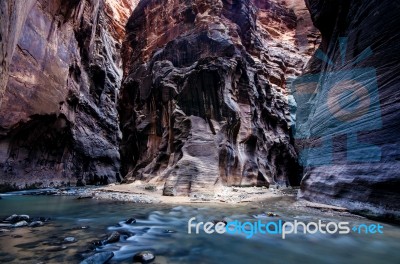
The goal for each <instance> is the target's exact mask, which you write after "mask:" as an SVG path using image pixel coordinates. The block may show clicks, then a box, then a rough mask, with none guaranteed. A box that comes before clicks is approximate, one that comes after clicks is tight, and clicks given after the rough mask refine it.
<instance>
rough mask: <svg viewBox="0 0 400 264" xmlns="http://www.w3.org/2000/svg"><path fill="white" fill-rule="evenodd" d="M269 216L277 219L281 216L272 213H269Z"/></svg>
mask: <svg viewBox="0 0 400 264" xmlns="http://www.w3.org/2000/svg"><path fill="white" fill-rule="evenodd" d="M267 216H269V217H277V216H279V215H278V214H275V213H272V212H268V213H267Z"/></svg>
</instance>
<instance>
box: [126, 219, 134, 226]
mask: <svg viewBox="0 0 400 264" xmlns="http://www.w3.org/2000/svg"><path fill="white" fill-rule="evenodd" d="M134 223H136V219H135V218H129V219H127V220H126V221H125V224H128V225H130V224H134Z"/></svg>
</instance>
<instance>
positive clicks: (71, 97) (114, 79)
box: [0, 0, 137, 187]
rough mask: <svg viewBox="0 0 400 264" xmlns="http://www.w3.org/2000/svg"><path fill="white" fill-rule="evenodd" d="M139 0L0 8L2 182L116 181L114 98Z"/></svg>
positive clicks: (41, 0) (48, 1) (7, 0)
mask: <svg viewBox="0 0 400 264" xmlns="http://www.w3.org/2000/svg"><path fill="white" fill-rule="evenodd" d="M136 2H137V1H136V0H99V1H89V0H69V1H64V0H37V1H33V0H28V1H17V0H4V1H1V3H0V8H1V9H0V10H1V15H0V25H1V26H0V30H1V32H0V61H1V63H2V65H1V67H0V70H1V72H0V74H1V76H0V100H1V101H0V102H1V105H0V185H1V184H8V185H14V184H15V187H25V186H32V185H34V186H36V187H40V186H51V185H55V186H57V185H63V184H68V183H71V184H75V183H76V182H77V180H79V181H80V183H84V182H86V183H106V182H112V181H115V180H116V179H117V178H118V172H119V168H120V158H119V151H118V142H119V140H120V131H119V125H118V113H117V111H116V107H115V105H116V100H117V94H118V88H119V86H120V82H121V79H122V68H121V66H122V63H121V58H120V55H119V54H120V48H121V40H122V39H123V38H124V25H125V23H126V21H127V19H128V17H129V15H130V14H131V12H132V10H133V8H134V7H135V5H136Z"/></svg>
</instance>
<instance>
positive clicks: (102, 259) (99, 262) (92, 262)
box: [80, 252, 114, 264]
mask: <svg viewBox="0 0 400 264" xmlns="http://www.w3.org/2000/svg"><path fill="white" fill-rule="evenodd" d="M113 256H114V253H113V252H102V253H97V254H94V255H93V256H91V257H88V258H87V259H85V260H83V261H81V263H80V264H104V263H107V262H108V261H109V260H110V259H112V257H113Z"/></svg>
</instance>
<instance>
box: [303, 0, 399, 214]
mask: <svg viewBox="0 0 400 264" xmlns="http://www.w3.org/2000/svg"><path fill="white" fill-rule="evenodd" d="M306 3H307V6H308V8H309V10H310V13H311V15H312V19H313V22H314V24H315V25H316V26H317V27H318V28H319V29H320V31H321V33H322V43H321V47H320V49H321V50H320V51H318V52H316V54H315V55H314V57H313V58H312V60H311V61H310V63H309V65H308V68H307V71H306V72H305V73H304V75H303V76H301V77H300V78H299V79H297V80H296V81H295V83H296V85H297V88H298V89H297V91H298V93H297V94H296V95H295V97H296V96H297V99H298V102H297V115H298V116H297V118H298V119H297V129H298V130H297V132H299V133H298V134H297V136H299V135H300V136H299V137H297V141H296V142H297V143H298V144H297V145H298V149H299V151H300V152H301V153H303V154H304V155H303V159H302V162H303V165H304V175H305V176H304V178H303V180H302V183H301V193H300V195H301V196H302V197H304V198H305V199H308V200H312V201H318V202H324V203H330V204H335V205H341V206H345V207H348V208H350V209H352V210H354V211H358V212H360V213H364V214H367V215H371V216H375V215H381V216H384V217H387V218H388V219H393V218H395V219H397V220H398V219H399V209H400V205H399V203H398V201H399V200H400V192H399V189H400V162H399V160H400V118H399V111H398V107H399V103H400V102H399V98H400V90H399V89H398V88H399V85H400V77H399V74H398V72H399V70H400V67H399V64H398V62H399V61H400V60H399V59H400V57H399V54H400V34H399V30H400V23H399V19H398V14H397V13H398V12H397V10H399V7H400V4H399V3H398V2H397V1H385V2H382V1H324V0H321V1H313V0H308V1H306ZM296 85H295V86H296ZM300 102H302V103H300Z"/></svg>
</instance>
